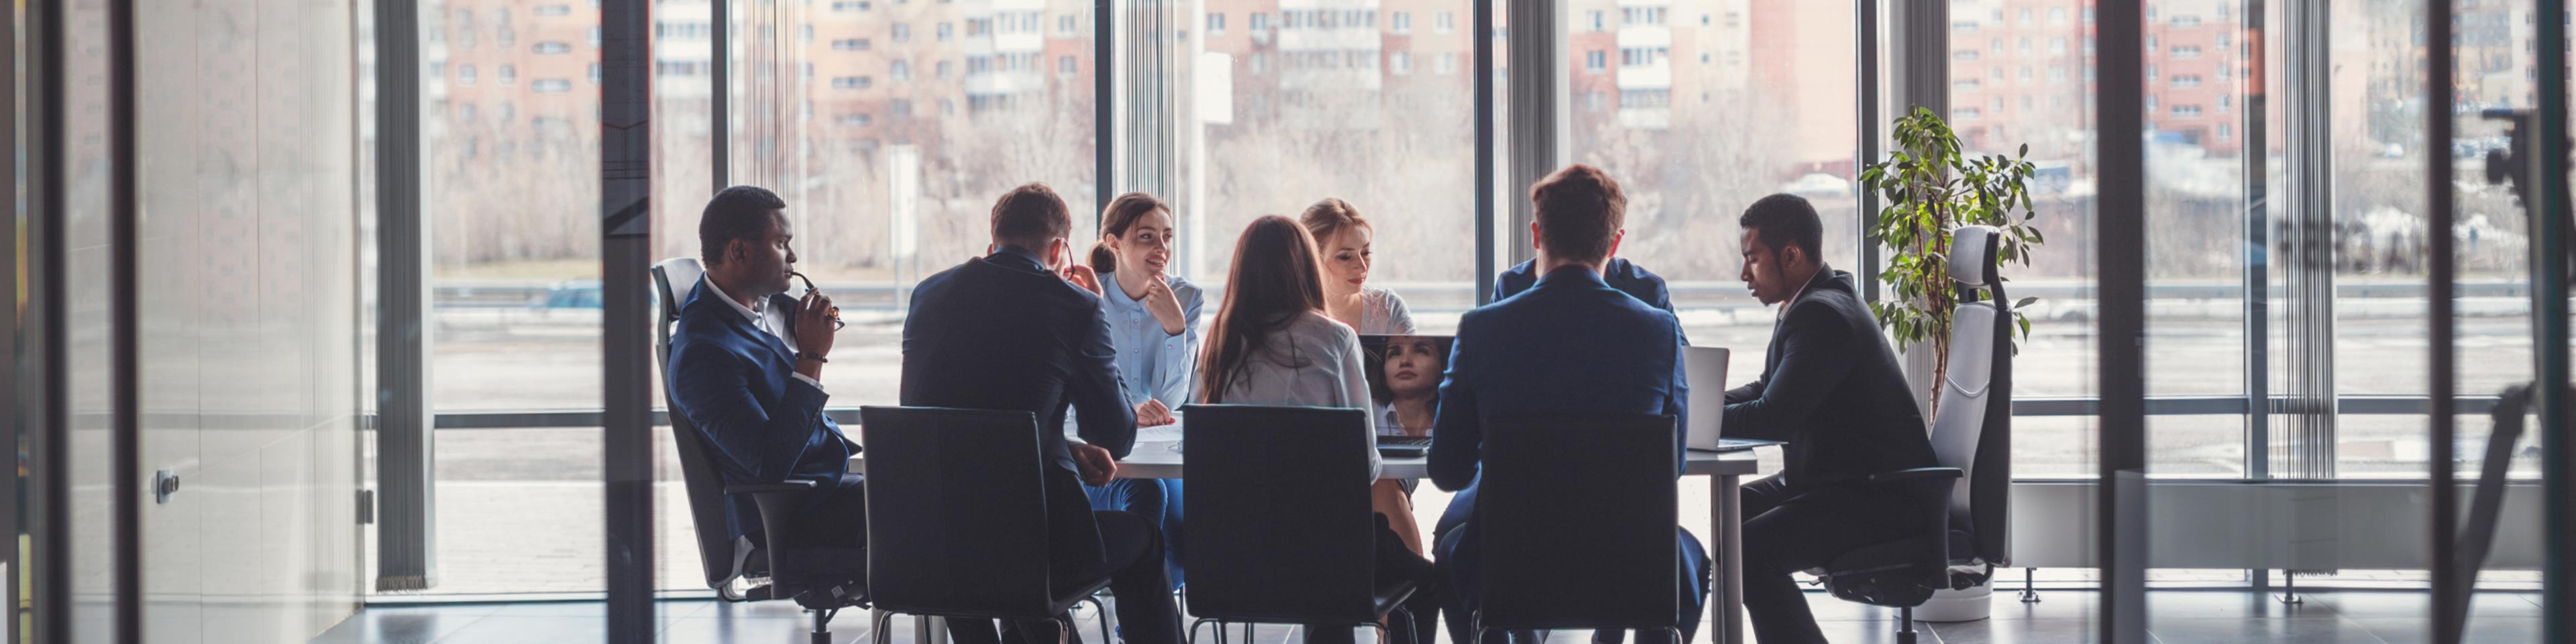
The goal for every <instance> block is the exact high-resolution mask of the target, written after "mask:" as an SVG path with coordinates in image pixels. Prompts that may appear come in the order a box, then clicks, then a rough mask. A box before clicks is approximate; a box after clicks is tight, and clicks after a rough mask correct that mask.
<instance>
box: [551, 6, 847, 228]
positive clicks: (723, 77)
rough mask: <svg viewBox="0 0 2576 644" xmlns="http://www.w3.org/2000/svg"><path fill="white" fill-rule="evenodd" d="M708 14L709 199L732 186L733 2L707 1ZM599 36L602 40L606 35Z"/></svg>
mask: <svg viewBox="0 0 2576 644" xmlns="http://www.w3.org/2000/svg"><path fill="white" fill-rule="evenodd" d="M707 12H708V13H709V14H711V16H712V17H710V18H708V22H712V23H715V28H714V29H711V30H709V31H708V32H707V35H708V37H709V38H711V39H712V41H713V42H712V43H711V44H710V45H709V47H712V48H713V49H712V50H710V52H711V53H710V54H709V55H708V57H709V58H713V59H715V60H714V61H713V62H714V64H712V65H708V71H709V72H713V73H714V74H715V76H714V77H713V78H712V79H710V81H709V83H710V86H711V87H713V88H714V89H715V96H714V97H713V98H712V100H711V101H709V102H711V103H713V105H712V107H713V108H714V109H713V110H710V111H711V112H712V114H710V115H709V116H708V118H709V119H711V120H713V121H714V127H712V128H709V129H708V135H709V138H710V139H711V143H713V145H712V146H711V147H713V148H714V150H715V153H714V154H712V155H709V156H712V157H714V158H713V159H712V160H711V167H710V168H709V169H708V174H709V175H710V176H712V177H714V178H715V180H714V181H713V183H714V184H715V185H713V186H712V187H711V188H710V189H711V190H712V191H711V192H708V193H707V194H708V195H710V196H712V195H714V194H715V193H717V192H724V189H725V188H728V187H731V186H733V45H732V43H733V0H707ZM607 17H608V16H607V14H606V13H605V12H603V13H601V15H600V19H601V20H602V21H603V22H604V21H605V20H607ZM606 29H607V27H606V25H605V24H603V25H602V26H601V30H602V31H605V30H606ZM602 36H603V37H604V36H605V34H602ZM800 42H801V41H800ZM603 55H604V54H603ZM607 73H608V70H606V69H601V70H600V74H601V75H602V79H601V80H602V83H603V84H604V83H605V82H606V77H605V76H606V74H607ZM799 114H802V112H799ZM796 185H798V186H802V185H804V181H803V179H802V178H799V179H798V181H797V183H796ZM779 188H780V189H782V190H784V189H792V188H790V187H789V186H779Z"/></svg>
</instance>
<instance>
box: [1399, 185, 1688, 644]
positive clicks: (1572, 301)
mask: <svg viewBox="0 0 2576 644" xmlns="http://www.w3.org/2000/svg"><path fill="white" fill-rule="evenodd" d="M1530 199H1531V201H1533V202H1534V203H1535V204H1536V206H1537V216H1536V219H1537V221H1535V222H1533V223H1532V224H1531V226H1530V237H1531V238H1532V240H1533V241H1535V242H1536V243H1537V246H1538V259H1537V261H1536V266H1538V267H1539V268H1540V269H1541V272H1540V273H1539V277H1538V280H1537V281H1536V282H1535V283H1534V284H1533V285H1532V286H1531V287H1530V289H1529V290H1527V291H1524V292H1521V293H1520V294H1518V295H1514V296H1512V297H1511V298H1510V299H1505V300H1502V301H1499V302H1495V303H1493V304H1489V305H1486V306H1483V307H1480V308H1477V309H1476V310H1473V311H1468V312H1467V314H1466V315H1465V316H1463V317H1461V318H1459V320H1458V335H1457V341H1456V343H1455V345H1454V346H1453V348H1452V349H1451V350H1450V354H1449V376H1448V378H1447V380H1446V381H1445V382H1444V383H1443V384H1442V385H1441V387H1440V411H1439V413H1438V415H1437V416H1435V417H1434V419H1433V422H1432V430H1431V457H1430V466H1431V481H1432V483H1433V484H1434V485H1438V486H1440V489H1443V490H1452V491H1457V492H1458V495H1457V496H1456V497H1454V498H1452V499H1451V500H1450V502H1449V509H1448V511H1447V512H1446V513H1444V515H1443V516H1441V518H1440V523H1439V524H1438V527H1437V528H1436V529H1435V530H1434V534H1433V537H1434V539H1435V540H1436V541H1437V543H1438V544H1439V545H1438V552H1439V556H1440V563H1441V565H1442V566H1444V567H1446V568H1447V569H1448V570H1449V581H1450V583H1451V589H1452V590H1453V592H1451V593H1450V595H1449V602H1450V604H1449V606H1448V607H1447V608H1446V611H1447V612H1448V615H1449V632H1450V636H1451V640H1452V641H1455V642H1459V643H1461V644H1464V643H1465V642H1466V641H1467V640H1468V638H1469V637H1470V636H1471V634H1472V633H1473V628H1474V627H1473V625H1472V624H1470V623H1469V622H1470V620H1471V619H1472V617H1471V616H1473V615H1475V614H1476V613H1475V611H1476V610H1477V608H1478V606H1480V605H1481V603H1482V601H1481V598H1482V592H1483V591H1484V588H1483V587H1482V585H1481V583H1480V581H1481V578H1482V575H1481V574H1480V570H1479V566H1478V564H1479V561H1478V558H1477V547H1476V541H1477V536H1476V519H1475V510H1476V482H1477V480H1478V473H1479V472H1480V469H1481V463H1480V461H1479V459H1480V454H1481V453H1482V451H1483V442H1484V436H1483V428H1482V426H1481V422H1482V421H1483V419H1484V418H1485V417H1489V416H1504V415H1521V414H1541V413H1593V414H1623V413H1624V414H1668V415H1672V416H1675V417H1680V416H1682V415H1684V414H1685V413H1686V410H1685V409H1684V408H1683V406H1684V404H1685V401H1687V400H1689V395H1688V384H1687V382H1686V381H1685V380H1684V376H1683V372H1682V357H1681V354H1682V347H1683V343H1682V332H1681V324H1680V322H1679V321H1678V320H1676V319H1675V318H1674V317H1673V314H1672V313H1671V312H1668V311H1664V310H1662V309H1659V308H1656V307H1655V306H1654V305H1652V304H1649V303H1647V302H1645V301H1642V300H1639V299H1637V298H1636V297H1633V296H1631V295H1630V294H1628V293H1625V292H1622V291H1620V290H1619V289H1617V288H1613V287H1611V286H1610V284H1608V283H1607V282H1605V281H1604V280H1603V277H1602V270H1603V269H1604V268H1606V267H1607V266H1608V263H1609V260H1610V258H1611V255H1612V253H1614V252H1615V251H1617V250H1618V247H1619V239H1620V237H1621V236H1622V235H1623V234H1624V233H1623V232H1622V231H1621V230H1620V225H1621V220H1622V219H1623V217H1624V215H1625V213H1624V211H1625V209H1626V207H1627V197H1626V196H1625V195H1624V194H1622V193H1621V192H1620V190H1619V183H1618V182H1617V181H1614V180H1612V179H1611V178H1610V176H1609V175H1607V174H1604V173H1602V172H1601V170H1599V169H1597V168H1593V167H1591V166H1585V165H1574V166H1568V167H1566V168H1565V169H1563V170H1558V171H1556V173H1555V174H1552V175H1549V176H1548V177H1547V178H1546V179H1544V180H1541V181H1540V182H1539V183H1538V185H1537V186H1534V187H1532V188H1531V189H1530ZM1682 426H1683V425H1682V424H1680V423H1676V425H1675V429H1674V435H1673V441H1674V446H1673V448H1674V450H1675V452H1676V453H1678V452H1679V451H1680V450H1681V440H1682V437H1681V431H1680V427H1682ZM1673 476H1674V477H1675V478H1679V477H1680V476H1681V464H1680V463H1679V462H1676V463H1674V464H1673ZM1674 529H1675V530H1680V528H1679V527H1675V528H1674ZM1681 550H1682V552H1681V560H1682V571H1681V573H1682V574H1681V576H1680V585H1681V588H1679V589H1678V590H1679V592H1680V594H1681V595H1682V602H1681V611H1680V615H1678V618H1679V620H1680V627H1681V632H1682V633H1684V637H1688V634H1689V633H1690V632H1691V631H1692V630H1694V629H1696V628H1697V627H1698V625H1699V615H1700V609H1701V607H1702V605H1703V603H1704V601H1703V600H1704V599H1705V597H1706V596H1707V593H1708V569H1709V562H1708V555H1707V554H1706V551H1705V550H1703V549H1702V548H1701V547H1700V543H1699V540H1698V539H1696V538H1693V537H1692V536H1691V535H1690V533H1689V532H1688V531H1683V532H1682V533H1681ZM1621 636H1622V633H1621V632H1619V631H1605V632H1601V633H1598V634H1596V635H1594V637H1593V640H1594V641H1595V642H1618V641H1619V640H1620V639H1621ZM1669 637H1670V636H1669V635H1667V634H1664V633H1661V632H1648V633H1640V634H1639V635H1638V640H1639V642H1640V643H1641V644H1652V643H1657V642H1662V641H1664V640H1667V639H1669ZM1515 639H1520V638H1519V637H1515ZM1501 641H1503V634H1501V633H1496V634H1494V635H1493V636H1492V637H1491V638H1489V639H1488V642H1487V643H1486V644H1494V643H1497V642H1501Z"/></svg>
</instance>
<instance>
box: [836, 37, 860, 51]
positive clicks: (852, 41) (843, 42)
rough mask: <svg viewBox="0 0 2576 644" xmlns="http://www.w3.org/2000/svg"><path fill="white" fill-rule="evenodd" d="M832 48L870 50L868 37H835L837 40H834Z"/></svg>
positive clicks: (839, 49)
mask: <svg viewBox="0 0 2576 644" xmlns="http://www.w3.org/2000/svg"><path fill="white" fill-rule="evenodd" d="M832 49H834V50H837V51H867V50H868V39H866V38H840V39H835V40H833V41H832Z"/></svg>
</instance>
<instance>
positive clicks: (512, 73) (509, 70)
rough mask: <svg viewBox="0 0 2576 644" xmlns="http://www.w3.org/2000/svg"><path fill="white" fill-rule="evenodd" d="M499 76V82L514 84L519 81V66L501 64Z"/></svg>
mask: <svg viewBox="0 0 2576 644" xmlns="http://www.w3.org/2000/svg"><path fill="white" fill-rule="evenodd" d="M500 77H501V84H503V85H516V84H518V83H519V68H518V67H517V66H514V65H502V66H501V73H500Z"/></svg>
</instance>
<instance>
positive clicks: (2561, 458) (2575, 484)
mask: <svg viewBox="0 0 2576 644" xmlns="http://www.w3.org/2000/svg"><path fill="white" fill-rule="evenodd" d="M2538 5H2539V9H2538V11H2537V12H2536V16H2535V19H2534V22H2535V23H2536V24H2535V26H2536V27H2537V33H2536V34H2535V38H2534V40H2535V41H2536V42H2535V48H2536V49H2538V50H2539V52H2538V53H2539V54H2540V56H2539V60H2538V63H2539V64H2538V69H2536V70H2534V71H2535V73H2536V74H2537V75H2538V78H2539V88H2538V91H2537V94H2538V97H2539V99H2540V100H2539V103H2540V105H2539V108H2540V114H2539V115H2538V116H2537V118H2536V119H2535V121H2536V123H2535V124H2534V127H2533V129H2534V130H2535V131H2536V133H2535V135H2534V136H2532V137H2531V140H2533V141H2544V142H2559V141H2566V140H2567V100H2568V96H2567V3H2566V1H2565V0H2539V1H2538ZM2544 145H2548V146H2549V147H2548V148H2546V149H2548V150H2549V151H2548V152H2547V153H2545V154H2539V155H2538V156H2539V158H2540V160H2539V163H2538V164H2537V166H2538V171H2539V173H2540V176H2539V177H2538V179H2539V181H2538V185H2535V186H2532V190H2531V194H2532V195H2533V197H2534V201H2535V202H2536V203H2534V204H2532V206H2533V208H2532V209H2531V216H2532V222H2533V226H2532V238H2533V240H2534V241H2535V243H2533V244H2532V247H2533V248H2532V250H2533V257H2532V262H2531V271H2532V290H2531V292H2532V298H2533V302H2532V304H2533V307H2532V326H2533V330H2534V331H2535V335H2536V336H2537V337H2535V338H2534V340H2535V342H2534V343H2533V344H2532V353H2533V356H2534V357H2535V358H2536V359H2537V362H2538V364H2537V365H2535V370H2536V375H2538V376H2539V381H2540V382H2539V385H2538V388H2539V392H2538V393H2537V394H2536V396H2537V397H2538V399H2539V409H2540V425H2539V426H2540V453H2541V480H2542V483H2541V484H2542V487H2543V488H2544V489H2545V492H2544V493H2543V500H2542V503H2541V505H2542V507H2544V508H2546V510H2545V511H2544V512H2545V515H2544V525H2546V528H2545V529H2544V530H2543V532H2544V534H2545V537H2546V541H2544V542H2543V543H2545V544H2547V545H2546V547H2544V548H2542V550H2543V551H2545V552H2546V553H2547V555H2546V556H2545V557H2544V559H2543V562H2542V571H2541V587H2542V590H2541V613H2542V614H2544V615H2547V616H2548V620H2547V623H2545V624H2544V625H2543V626H2542V635H2543V636H2542V637H2541V640H2542V641H2548V642H2566V641H2576V623H2571V622H2570V620H2571V619H2576V587H2571V586H2576V510H2571V508H2570V505H2571V504H2576V480H2571V475H2576V471H2571V467H2570V465H2571V464H2576V429H2571V428H2570V427H2569V426H2568V421H2569V417H2568V408H2567V405H2568V400H2567V394H2568V392H2567V386H2568V382H2567V379H2568V374H2567V369H2568V365H2567V324H2568V322H2567V277H2568V276H2567V266H2568V257H2567V234H2566V230H2567V228H2566V226H2567V224H2568V216H2569V213H2568V202H2567V199H2568V195H2567V165H2568V164H2567V155H2566V153H2565V152H2564V151H2563V150H2562V149H2558V148H2557V147H2556V145H2555V144H2544Z"/></svg>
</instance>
